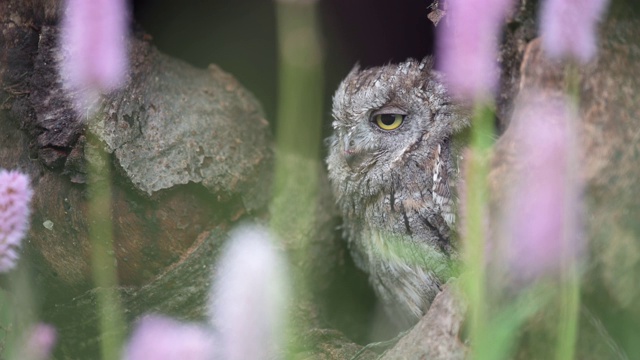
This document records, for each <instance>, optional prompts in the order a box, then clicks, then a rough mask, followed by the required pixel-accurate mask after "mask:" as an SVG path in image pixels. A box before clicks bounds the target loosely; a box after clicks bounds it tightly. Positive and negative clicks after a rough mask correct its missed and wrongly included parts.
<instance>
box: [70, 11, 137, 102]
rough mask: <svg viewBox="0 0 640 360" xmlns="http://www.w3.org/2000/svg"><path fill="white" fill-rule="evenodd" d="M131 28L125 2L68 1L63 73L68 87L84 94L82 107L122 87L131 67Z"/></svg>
mask: <svg viewBox="0 0 640 360" xmlns="http://www.w3.org/2000/svg"><path fill="white" fill-rule="evenodd" d="M127 25H128V12H127V8H126V6H125V1H124V0H67V4H66V12H65V16H64V18H63V22H62V35H61V45H62V46H61V47H62V49H63V53H64V57H63V61H62V64H61V69H60V71H61V77H62V79H63V80H64V82H65V86H66V87H67V88H68V89H70V90H74V91H80V92H81V94H80V99H77V102H78V104H76V105H78V106H80V108H82V106H85V105H86V102H87V101H92V100H94V99H95V98H96V97H97V95H98V94H99V93H103V92H108V91H111V90H114V89H116V88H118V87H119V86H121V85H122V83H123V81H124V77H125V75H126V71H127V66H128V60H127Z"/></svg>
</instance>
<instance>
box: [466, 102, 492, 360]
mask: <svg viewBox="0 0 640 360" xmlns="http://www.w3.org/2000/svg"><path fill="white" fill-rule="evenodd" d="M474 110H475V111H474V116H473V120H472V126H471V144H470V150H471V153H470V155H471V158H470V159H469V162H468V169H467V173H466V181H465V182H466V188H467V189H466V204H467V205H466V227H467V228H466V251H467V266H468V273H467V276H468V278H467V284H466V288H467V292H468V297H469V311H470V328H469V330H470V336H471V339H472V340H471V341H472V346H471V348H472V350H471V351H472V358H473V359H484V358H487V357H486V356H485V355H487V354H488V353H487V351H485V350H488V349H486V348H485V347H486V346H487V345H488V344H489V340H490V339H487V335H488V333H487V331H488V329H487V324H488V311H489V309H488V306H487V299H486V271H485V270H486V269H485V264H486V260H485V247H486V246H485V243H486V239H485V230H486V229H485V219H486V217H487V214H486V210H487V208H488V206H487V201H488V189H487V176H488V173H489V162H488V155H489V150H490V149H491V146H492V143H493V137H494V115H493V114H494V112H493V109H492V107H491V106H488V105H484V104H483V105H478V106H476V108H475V109H474Z"/></svg>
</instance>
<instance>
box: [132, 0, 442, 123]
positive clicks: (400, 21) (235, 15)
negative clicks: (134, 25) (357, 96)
mask: <svg viewBox="0 0 640 360" xmlns="http://www.w3.org/2000/svg"><path fill="white" fill-rule="evenodd" d="M430 3H431V1H430V0H395V1H389V0H320V1H319V2H318V5H319V6H318V8H319V11H320V19H321V24H320V27H321V29H320V31H321V34H322V37H323V41H324V44H323V46H324V50H325V52H324V55H325V67H326V69H325V80H326V83H325V89H326V96H325V109H326V111H325V112H326V115H327V123H329V122H330V112H329V111H330V100H331V95H332V94H333V91H335V89H336V88H337V86H338V84H339V82H340V80H341V79H342V78H343V77H344V76H345V75H346V74H347V73H348V71H349V70H350V69H351V67H353V65H354V64H356V63H360V64H361V65H362V66H364V67H369V66H376V65H383V64H385V63H388V62H399V61H402V60H405V59H407V58H409V57H413V58H423V57H424V56H426V55H428V54H431V52H432V49H433V29H434V27H433V24H432V23H431V22H430V21H429V20H428V19H427V14H428V13H429V9H428V6H429V5H430ZM133 9H134V17H135V19H136V20H137V21H138V23H140V24H141V25H142V27H143V28H144V30H145V31H146V32H148V33H149V34H150V35H151V36H152V37H153V42H154V44H155V45H156V46H157V47H158V48H159V49H160V50H161V51H163V52H165V53H168V54H170V55H172V56H174V57H177V58H180V59H182V60H184V61H186V62H188V63H190V64H192V65H194V66H197V67H201V68H204V67H206V66H207V65H208V64H209V63H215V64H217V65H219V66H220V67H222V69H224V70H226V71H227V72H230V73H231V74H233V75H234V76H235V77H236V78H238V79H239V80H240V82H241V83H242V84H243V85H244V86H245V87H247V88H248V89H249V90H250V91H251V92H253V94H254V95H255V96H256V97H257V98H258V99H259V100H260V102H261V103H262V105H263V107H264V110H265V112H266V115H267V118H268V119H269V121H271V122H272V123H274V122H275V116H276V100H277V99H276V96H277V92H276V90H277V84H276V81H277V51H278V48H277V40H276V22H275V21H276V19H275V1H269V0H184V1H175V0H135V1H134V2H133Z"/></svg>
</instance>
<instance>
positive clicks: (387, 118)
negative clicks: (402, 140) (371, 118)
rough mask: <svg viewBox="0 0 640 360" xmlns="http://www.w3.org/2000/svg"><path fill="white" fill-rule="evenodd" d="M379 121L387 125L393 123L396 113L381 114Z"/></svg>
mask: <svg viewBox="0 0 640 360" xmlns="http://www.w3.org/2000/svg"><path fill="white" fill-rule="evenodd" d="M380 121H381V122H382V123H383V124H385V125H387V126H389V125H391V124H393V123H394V122H395V121H396V115H395V114H383V115H380Z"/></svg>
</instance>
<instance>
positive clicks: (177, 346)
mask: <svg viewBox="0 0 640 360" xmlns="http://www.w3.org/2000/svg"><path fill="white" fill-rule="evenodd" d="M214 351H215V344H214V337H213V333H212V331H211V330H210V329H207V328H205V327H203V326H199V325H195V324H186V323H182V322H179V321H176V320H173V319H170V318H167V317H164V316H159V315H147V316H145V317H144V318H142V319H141V320H140V321H139V322H138V324H137V326H136V329H135V330H134V332H133V335H132V336H131V339H130V340H129V343H128V345H127V346H126V348H125V351H124V356H123V359H124V360H147V359H154V360H175V359H181V360H182V359H184V360H211V359H214V354H215V353H214Z"/></svg>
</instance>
